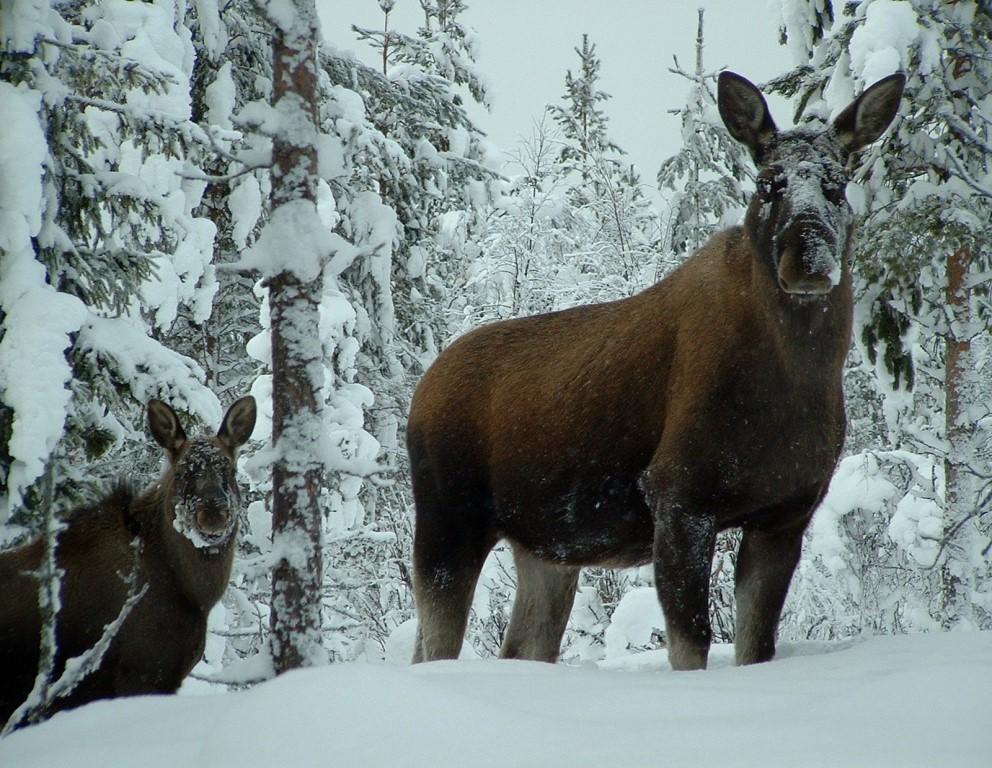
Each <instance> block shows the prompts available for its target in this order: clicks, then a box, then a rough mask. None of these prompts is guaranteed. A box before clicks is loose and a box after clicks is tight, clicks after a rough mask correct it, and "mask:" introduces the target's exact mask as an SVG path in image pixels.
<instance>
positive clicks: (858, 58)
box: [777, 0, 992, 627]
mask: <svg viewBox="0 0 992 768" xmlns="http://www.w3.org/2000/svg"><path fill="white" fill-rule="evenodd" d="M786 6H787V8H786V10H787V13H786V15H785V27H784V29H785V37H786V38H787V39H788V40H789V41H791V42H792V43H793V44H794V45H795V50H796V52H797V54H798V55H799V57H800V62H799V66H798V67H797V68H796V69H795V70H794V71H793V72H792V73H790V74H789V75H787V76H785V77H783V78H781V79H780V80H779V81H778V83H777V85H778V87H779V89H780V90H782V91H783V92H786V93H795V94H798V95H799V97H800V98H799V113H800V115H806V116H809V117H812V118H820V119H822V118H824V117H826V116H827V115H828V114H829V112H830V111H831V110H832V109H836V108H838V107H839V106H840V105H841V104H843V103H844V102H845V100H846V99H847V98H848V97H850V95H852V93H853V91H854V89H855V88H856V87H861V86H864V85H866V84H870V82H872V81H874V80H876V79H878V78H879V77H881V76H883V75H885V74H887V73H888V72H890V71H892V70H894V69H902V70H903V71H905V72H906V73H907V75H908V78H909V79H908V83H907V88H906V97H905V101H906V102H907V105H906V106H905V107H904V109H903V114H902V118H901V120H899V121H898V123H897V124H896V125H895V128H894V130H893V131H892V134H891V135H890V137H889V139H888V141H889V143H890V145H892V146H890V148H889V150H888V151H886V152H884V153H882V152H881V151H880V150H879V149H878V148H876V149H875V150H874V151H873V152H871V153H870V154H869V155H868V156H867V157H865V158H863V164H862V168H863V171H862V179H863V181H864V182H865V185H866V187H867V188H866V190H865V191H864V192H862V193H860V194H858V196H857V198H856V199H855V202H856V203H858V207H859V208H860V212H861V213H862V214H863V217H864V221H863V223H862V225H861V234H860V236H859V239H858V251H857V253H856V255H855V263H854V267H855V278H856V290H857V292H858V313H857V318H856V322H857V326H858V327H857V328H856V330H855V334H856V341H857V342H858V346H859V347H860V351H861V353H862V355H863V357H864V359H865V360H866V361H867V362H868V364H869V366H868V368H869V371H870V373H871V375H872V377H873V381H874V382H875V386H876V388H877V390H878V391H879V393H880V394H881V395H882V397H883V405H884V413H885V416H886V421H887V426H888V442H889V444H890V445H894V446H896V447H898V448H905V449H908V450H909V451H911V452H912V453H913V455H914V456H916V457H917V458H915V459H913V461H912V463H913V464H915V465H929V466H933V467H935V468H936V469H935V473H936V474H935V478H934V481H933V482H932V483H931V484H932V485H933V487H934V489H935V492H936V493H935V495H936V497H937V499H938V500H939V504H937V506H936V507H934V506H933V504H929V505H928V504H924V503H923V502H926V501H927V499H926V495H927V494H926V492H924V493H923V496H920V495H919V494H917V493H916V492H915V491H914V489H913V488H914V487H915V486H911V487H906V488H904V489H903V492H904V493H903V495H900V496H899V499H901V500H899V501H898V504H897V506H896V507H895V510H892V509H891V508H888V509H887V513H888V514H889V516H890V517H891V521H890V523H889V531H888V533H889V535H890V536H891V538H892V539H893V540H894V541H895V542H896V543H897V544H898V547H897V551H896V557H897V558H901V559H902V562H901V564H900V566H901V567H899V568H891V567H890V569H889V572H890V574H892V579H891V581H889V582H887V583H882V584H880V585H879V587H878V588H879V589H882V590H886V591H888V592H889V594H890V595H893V596H894V595H896V594H897V593H899V592H904V591H905V588H906V586H907V583H908V581H907V579H910V578H911V579H914V580H918V579H919V578H920V577H921V574H922V575H926V576H928V578H929V581H928V586H929V588H930V591H931V592H932V593H934V594H937V595H939V596H940V599H939V601H935V602H934V603H932V604H931V605H930V606H929V607H928V610H929V614H930V618H931V619H933V620H936V621H937V622H938V624H939V625H941V626H944V627H949V626H953V625H956V624H959V623H963V624H965V625H975V626H983V627H985V626H989V624H990V622H992V597H990V595H992V573H990V565H989V559H988V547H989V543H990V540H992V534H990V529H992V520H990V512H989V508H988V493H989V482H990V478H992V466H990V464H992V463H990V455H992V450H990V434H992V433H990V427H992V418H990V412H989V405H988V404H989V402H990V393H989V382H990V381H992V376H989V367H988V366H989V352H988V346H989V344H988V339H989V336H990V333H989V332H990V322H992V320H990V312H989V301H988V296H989V281H988V279H987V277H983V275H987V274H988V271H989V259H990V252H989V249H988V247H987V243H988V241H989V236H990V234H992V232H990V229H992V224H990V222H992V185H990V183H989V178H990V177H989V174H988V168H989V164H990V159H992V157H990V152H992V142H990V131H989V125H990V120H992V96H990V82H992V71H990V68H992V65H990V59H992V57H990V50H992V42H990V41H992V37H990V33H992V16H990V11H989V9H988V6H987V4H982V3H978V2H955V3H939V4H934V3H928V2H916V0H900V1H898V2H895V1H894V0H871V1H869V2H863V3H860V4H857V5H856V6H855V5H847V6H844V9H843V13H836V12H835V11H832V12H831V13H829V14H822V13H821V14H820V16H819V17H818V18H817V19H816V20H815V21H816V23H815V25H814V26H813V27H810V26H809V21H810V19H809V16H810V10H811V8H813V7H816V8H821V7H822V6H823V4H822V3H817V4H812V3H806V2H792V3H788V4H786ZM831 17H833V18H834V22H833V24H832V25H831V24H830V18H831ZM810 29H813V30H814V31H817V30H818V36H819V39H818V41H816V44H815V45H814V46H812V47H809V44H810V43H812V42H814V38H815V37H816V35H813V34H810ZM924 474H925V473H924ZM913 499H916V500H917V501H919V500H921V499H922V501H919V503H917V502H914V501H912V500H913ZM920 504H923V506H924V507H925V508H926V509H925V511H921V509H920V508H919V506H920ZM935 509H936V514H934V510H935ZM900 510H902V514H900ZM928 542H929V544H930V545H931V546H925V545H926V544H927V543H928ZM851 544H853V542H851ZM924 552H926V553H928V554H929V555H930V556H931V557H932V558H933V559H932V560H931V561H929V562H926V561H921V560H920V556H921V553H924ZM926 568H929V570H921V569H926ZM926 624H927V620H920V621H917V622H916V625H917V626H925V625H926Z"/></svg>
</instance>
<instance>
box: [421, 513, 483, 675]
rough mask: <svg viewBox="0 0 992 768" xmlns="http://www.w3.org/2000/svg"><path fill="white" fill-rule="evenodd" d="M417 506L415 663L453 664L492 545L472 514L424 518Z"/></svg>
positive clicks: (428, 516)
mask: <svg viewBox="0 0 992 768" xmlns="http://www.w3.org/2000/svg"><path fill="white" fill-rule="evenodd" d="M425 506H426V505H424V504H421V503H418V505H417V527H416V531H415V533H414V541H413V594H414V599H415V601H416V605H417V640H416V648H415V650H414V655H413V662H414V663H415V664H416V663H417V662H421V661H434V660H435V659H455V658H458V653H459V652H460V651H461V647H462V640H463V638H464V636H465V627H466V624H467V623H468V613H469V609H470V608H471V605H472V595H473V593H474V592H475V583H476V581H478V579H479V572H480V571H481V570H482V565H483V563H484V562H485V560H486V555H488V554H489V550H490V549H492V547H493V544H495V543H496V541H495V538H494V537H492V536H491V535H490V534H489V533H488V531H487V529H486V528H485V527H484V525H483V524H482V523H481V521H479V520H478V519H477V518H476V517H475V516H474V515H470V514H459V513H460V512H462V510H456V511H455V512H454V513H452V514H446V515H443V516H437V515H429V514H424V511H425V510H424V507H425Z"/></svg>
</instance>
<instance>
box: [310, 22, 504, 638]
mask: <svg viewBox="0 0 992 768" xmlns="http://www.w3.org/2000/svg"><path fill="white" fill-rule="evenodd" d="M381 5H382V7H383V10H384V13H385V23H384V25H383V27H384V29H382V30H358V34H359V36H360V37H361V38H362V39H365V40H367V41H369V42H370V43H371V44H372V45H374V46H378V47H380V48H381V51H382V53H383V59H382V62H383V63H382V67H381V68H380V69H376V68H371V67H367V66H364V65H362V64H361V63H359V62H358V61H356V60H354V59H353V58H351V57H349V56H347V55H346V54H343V53H341V52H339V51H337V50H335V49H334V47H333V46H328V47H327V48H326V49H325V52H324V55H323V57H322V62H323V67H324V71H325V74H326V78H327V82H328V84H329V88H330V93H331V94H332V97H331V99H330V100H329V102H328V105H329V109H328V110H327V111H326V112H325V120H326V121H327V130H328V131H329V132H331V133H335V132H336V134H337V135H338V140H339V141H340V142H342V144H343V146H344V147H345V155H346V156H347V158H348V160H347V162H346V167H347V168H346V172H344V173H342V174H340V175H337V176H336V177H335V178H333V179H331V180H330V191H331V193H332V195H333V197H334V199H335V201H336V204H337V207H338V210H339V213H340V217H339V219H338V222H337V229H338V231H339V232H340V233H341V234H342V235H343V236H344V237H346V238H348V239H349V240H350V241H351V242H353V243H354V244H355V246H356V248H357V249H358V252H359V254H360V255H359V257H358V258H356V259H355V261H354V262H353V264H352V266H351V268H349V269H348V270H347V271H346V273H345V275H344V278H345V280H346V281H347V285H348V290H349V292H350V293H349V295H350V296H351V297H352V300H353V301H354V303H355V305H356V307H357V308H358V318H357V323H356V331H355V332H356V335H357V337H358V338H359V339H360V342H361V349H360V351H359V353H358V355H357V357H356V365H357V367H358V369H359V374H358V376H359V378H360V379H361V380H362V381H363V382H364V383H366V384H368V385H369V386H370V387H372V388H373V389H374V390H375V392H376V404H375V408H374V409H372V410H371V411H370V415H371V417H372V422H371V424H370V430H371V431H372V432H373V434H374V435H375V437H376V438H377V439H378V440H379V442H380V443H381V445H382V447H383V459H384V460H385V462H387V463H388V465H389V466H390V467H391V468H392V469H393V478H392V480H391V481H390V482H389V483H387V484H377V485H376V486H375V487H372V486H370V485H366V490H365V491H364V492H363V495H362V506H363V508H364V510H363V514H362V516H361V517H360V518H359V519H356V524H355V525H354V526H353V527H352V529H351V530H350V532H349V533H348V534H347V535H345V534H344V533H343V532H342V533H341V535H339V536H336V537H335V538H334V540H333V541H332V543H331V547H332V551H333V552H335V558H336V562H338V563H339V565H340V567H338V568H337V569H336V572H335V579H338V580H339V581H338V582H337V583H338V586H339V588H338V589H337V590H336V594H337V595H338V598H339V599H338V608H337V609H335V608H333V607H332V609H331V613H332V616H333V617H334V619H333V620H334V621H336V622H339V624H340V626H341V628H342V630H343V632H344V633H345V634H346V635H347V636H348V637H349V643H350V648H349V649H342V652H341V655H342V656H349V657H350V656H354V655H356V654H361V653H363V652H364V651H366V650H367V652H368V653H369V654H371V655H375V654H376V653H382V651H383V650H384V647H385V642H386V638H387V637H388V636H389V634H390V632H391V631H392V630H393V629H394V628H395V626H396V625H397V624H399V623H400V622H402V621H403V620H405V619H407V618H409V617H410V616H412V614H413V604H412V597H411V594H410V591H409V586H410V584H409V575H408V573H407V571H406V563H407V562H409V553H410V548H411V542H412V500H411V499H410V496H409V482H408V480H407V479H406V477H407V475H406V469H405V463H406V453H405V451H404V450H403V448H402V445H401V444H400V441H399V437H398V436H399V434H401V433H402V431H403V428H404V425H405V419H406V412H407V404H408V402H409V398H410V394H411V392H412V390H413V387H414V385H415V383H416V381H417V380H418V379H419V376H420V374H421V373H422V372H423V370H424V369H425V368H426V366H427V365H428V364H429V363H430V361H431V360H432V359H433V357H434V355H435V354H436V353H437V348H438V346H439V345H440V344H441V343H443V342H444V341H445V340H446V339H447V338H448V336H449V335H450V328H449V326H451V325H452V323H451V316H452V310H451V304H452V301H453V298H452V295H451V294H452V293H453V286H456V285H458V284H460V283H461V282H463V280H464V273H465V267H464V263H465V261H466V259H467V258H469V257H470V256H472V255H473V253H474V250H475V247H474V241H475V240H476V239H477V238H478V237H479V236H480V235H479V234H478V233H479V232H480V231H481V228H482V226H483V225H484V222H485V218H486V210H487V205H488V200H489V198H490V197H491V191H490V189H491V186H492V184H493V182H494V179H495V178H496V174H495V173H494V172H493V171H492V170H490V168H489V165H490V161H489V159H488V154H489V151H490V150H489V149H488V147H487V145H486V143H485V142H484V140H483V137H482V134H481V133H480V132H479V131H478V129H477V128H476V127H475V126H474V125H473V124H472V122H471V120H470V119H469V118H468V116H467V114H466V113H465V110H464V107H463V103H462V98H463V96H462V93H461V92H460V91H461V87H462V86H465V87H467V88H468V89H469V91H470V93H471V94H472V97H473V98H478V99H484V98H485V91H484V85H483V80H482V78H481V75H480V74H479V73H478V70H477V67H476V64H475V57H476V55H477V40H476V39H475V37H474V34H473V33H471V32H470V31H469V30H467V29H465V28H464V27H463V26H462V25H461V23H460V21H459V14H460V13H461V12H462V10H464V6H463V4H461V3H451V2H423V3H422V4H421V7H422V10H423V11H424V23H423V24H422V25H421V27H420V28H419V29H418V30H417V31H416V33H415V34H414V35H404V34H402V33H400V32H397V31H395V30H391V29H389V10H390V8H391V4H390V3H388V2H385V3H382V4H381ZM353 88H354V89H355V91H357V96H356V95H355V93H353V92H352V90H351V89H353ZM345 93H347V94H350V95H349V96H348V98H347V99H346V98H344V97H343V94H345ZM359 97H360V100H359ZM352 158H353V159H352ZM345 596H346V597H345Z"/></svg>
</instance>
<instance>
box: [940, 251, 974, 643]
mask: <svg viewBox="0 0 992 768" xmlns="http://www.w3.org/2000/svg"><path fill="white" fill-rule="evenodd" d="M971 260H972V254H971V249H970V248H969V247H968V246H962V247H961V248H959V249H958V250H957V251H955V252H954V253H953V254H951V255H950V256H949V257H948V259H947V292H946V301H947V308H948V311H949V321H950V322H949V327H948V331H947V336H946V338H945V347H944V397H945V403H944V428H945V433H944V434H945V435H946V438H947V456H946V457H945V459H944V483H945V484H944V507H945V515H946V521H945V525H944V535H945V536H950V535H951V534H952V533H953V534H954V536H953V538H957V539H961V540H964V539H966V538H967V531H968V523H967V517H968V516H969V515H970V513H971V511H970V510H969V509H968V506H969V504H971V503H972V502H973V501H974V499H973V498H972V495H971V494H970V493H969V491H968V488H967V485H968V478H969V470H968V465H969V458H970V456H969V447H970V445H971V442H972V441H971V436H972V435H971V433H972V425H971V424H969V423H968V422H967V418H966V414H965V411H966V410H967V407H968V402H969V397H968V393H969V382H968V378H969V375H970V367H971V366H970V365H969V362H970V360H971V355H970V352H971V341H970V338H969V331H968V329H969V327H970V320H971V312H970V301H969V295H968V289H967V285H966V279H967V276H968V269H969V267H970V266H971ZM961 549H962V547H961V546H960V544H959V542H955V541H948V542H947V547H946V551H947V556H946V559H945V562H944V564H943V565H942V566H941V569H942V570H941V580H942V585H943V609H944V610H943V613H944V616H943V619H944V622H945V624H946V625H948V626H952V625H954V624H956V623H958V621H960V620H961V619H962V618H964V617H965V616H966V615H967V613H968V606H969V602H970V601H969V598H968V592H969V588H970V584H969V582H970V579H968V578H967V573H968V572H969V570H970V568H969V565H968V563H967V562H963V561H962V560H961V559H960V558H957V557H955V553H957V552H960V551H961ZM964 549H965V550H967V546H965V547H964Z"/></svg>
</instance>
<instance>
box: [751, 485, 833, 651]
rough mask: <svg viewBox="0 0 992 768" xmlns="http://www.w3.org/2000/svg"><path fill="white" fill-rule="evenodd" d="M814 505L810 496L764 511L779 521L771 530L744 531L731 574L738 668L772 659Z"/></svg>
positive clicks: (816, 499) (815, 498) (813, 499)
mask: <svg viewBox="0 0 992 768" xmlns="http://www.w3.org/2000/svg"><path fill="white" fill-rule="evenodd" d="M817 501H818V494H814V495H812V496H810V497H808V498H800V499H799V500H797V501H793V502H790V503H787V504H783V505H781V506H780V507H778V508H774V509H772V510H770V511H767V512H766V513H765V514H766V516H767V517H771V518H772V519H775V518H776V517H777V518H778V519H780V520H781V521H782V522H781V523H779V524H778V525H775V526H774V527H768V528H760V527H753V526H747V525H745V526H744V535H743V536H742V538H741V545H740V549H739V550H738V552H737V568H736V572H735V577H736V587H735V595H736V603H737V627H736V638H735V641H734V652H735V655H736V657H737V663H738V664H757V663H760V662H763V661H769V660H770V659H771V658H772V657H773V656H774V655H775V632H776V630H777V629H778V622H779V617H780V616H781V615H782V606H783V605H784V604H785V597H786V594H787V593H788V591H789V583H790V582H791V581H792V574H793V572H794V571H795V570H796V564H797V563H798V562H799V554H800V551H801V550H802V542H803V531H804V530H805V529H806V524H807V523H808V522H809V518H810V515H811V512H812V510H813V508H814V507H815V506H816V503H817Z"/></svg>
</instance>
